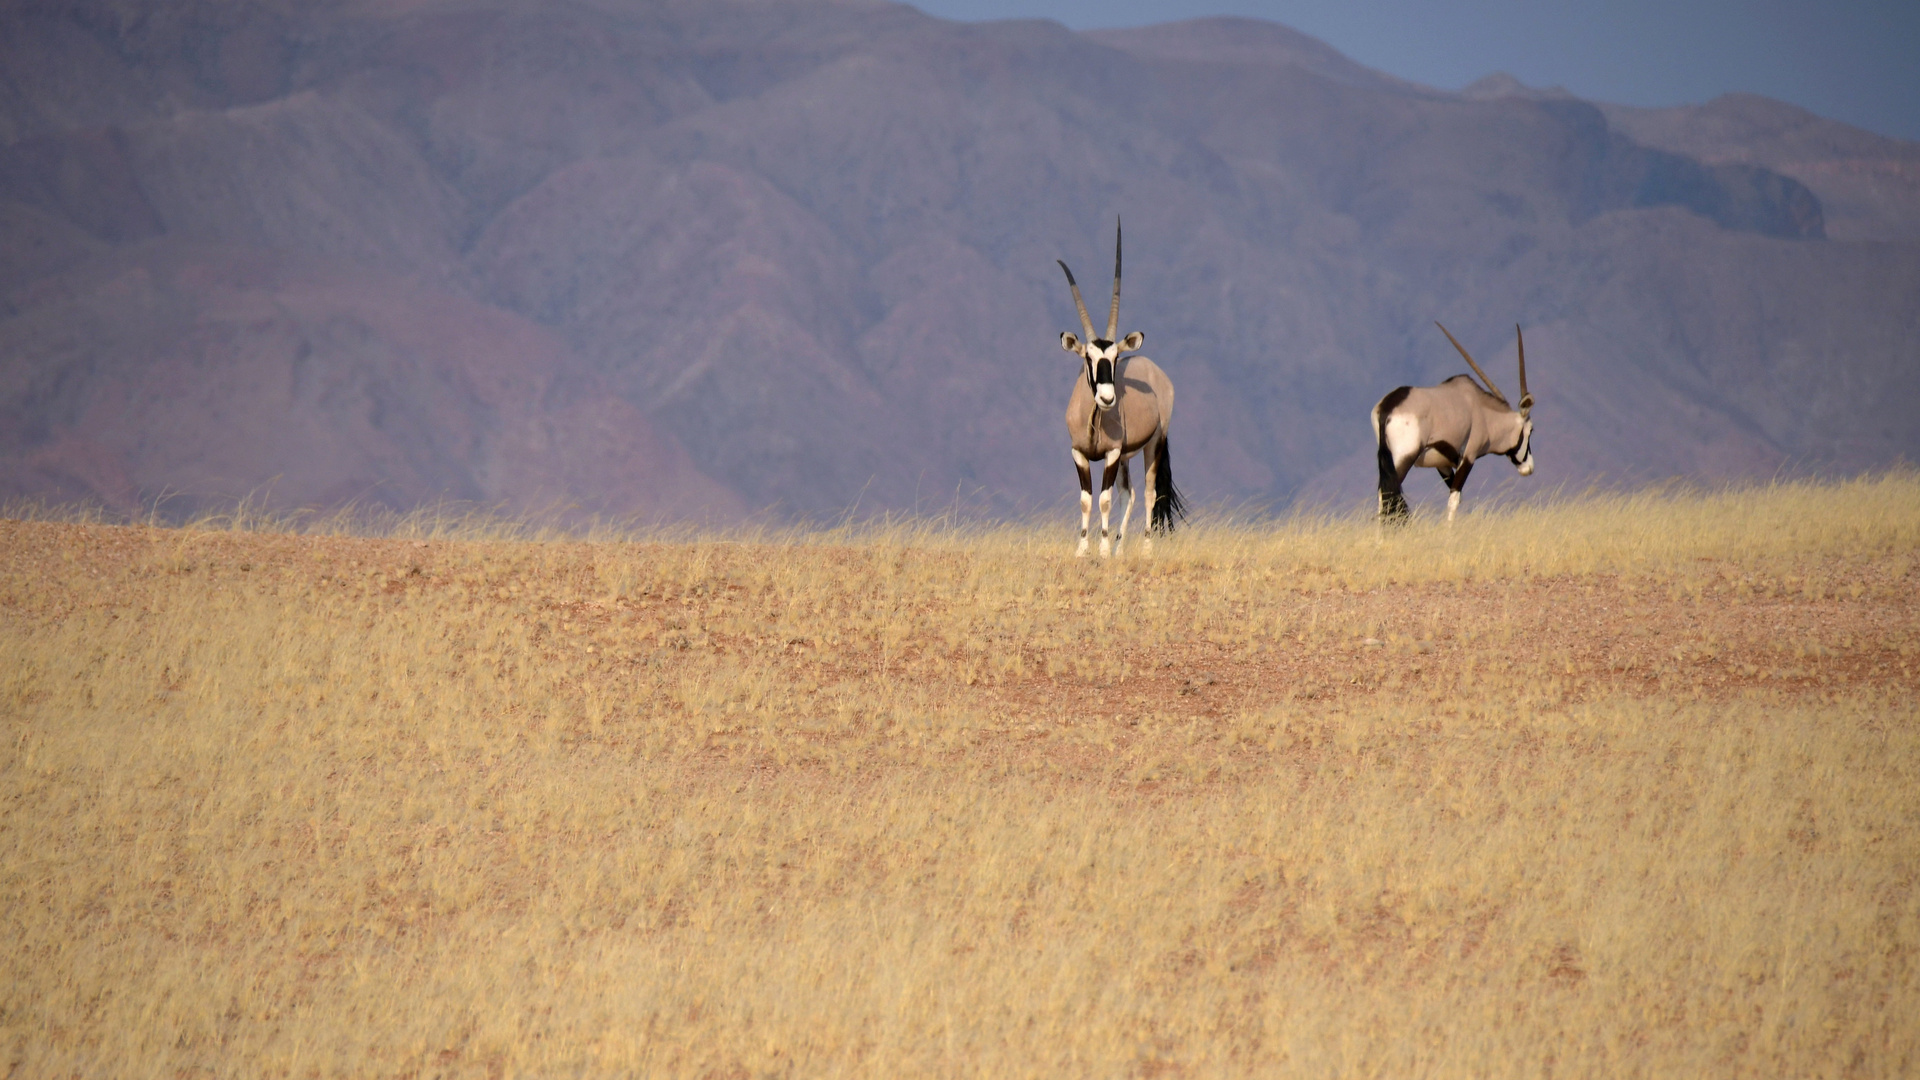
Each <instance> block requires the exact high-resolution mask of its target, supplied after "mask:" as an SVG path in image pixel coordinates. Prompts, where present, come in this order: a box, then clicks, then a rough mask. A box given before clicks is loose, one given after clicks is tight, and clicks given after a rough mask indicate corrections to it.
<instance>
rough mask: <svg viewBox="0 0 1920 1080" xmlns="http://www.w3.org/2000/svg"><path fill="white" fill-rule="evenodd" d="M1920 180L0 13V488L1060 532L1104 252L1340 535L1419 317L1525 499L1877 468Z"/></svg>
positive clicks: (1137, 78) (1050, 78)
mask: <svg viewBox="0 0 1920 1080" xmlns="http://www.w3.org/2000/svg"><path fill="white" fill-rule="evenodd" d="M1915 154H1916V147H1915V146H1913V145H1912V144H1906V143H1901V142H1898V141H1897V140H1890V139H1881V138H1879V137H1877V136H1872V135H1870V134H1868V133H1864V132H1858V131H1856V130H1855V129H1849V128H1844V126H1843V125H1837V124H1833V123H1831V122H1829V121H1823V120H1819V119H1818V118H1813V117H1810V116H1806V115H1805V114H1799V115H1795V111H1794V110H1791V107H1788V106H1782V105H1779V103H1768V102H1759V103H1755V102H1750V101H1745V100H1735V101H1726V100H1722V101H1720V102H1715V103H1710V104H1709V105H1706V106H1701V107H1697V108H1696V109H1693V110H1691V111H1689V110H1665V111H1658V110H1656V111H1647V110H1627V109H1621V108H1618V107H1613V106H1596V105H1592V104H1589V103H1585V102H1581V101H1577V100H1573V99H1571V98H1567V97H1565V96H1564V95H1555V94H1551V93H1539V92H1533V91H1528V90H1527V89H1526V88H1524V87H1509V86H1504V85H1496V84H1482V85H1480V86H1478V87H1477V88H1470V91H1469V92H1465V93H1459V94H1453V93H1444V92H1440V91H1435V90H1432V89H1429V88H1423V87H1418V86H1414V85H1412V84H1408V83H1404V82H1402V81H1400V80H1397V79H1394V78H1392V77H1391V76H1388V75H1385V74H1382V73H1378V72H1372V71H1369V70H1368V69H1365V68H1363V67H1361V66H1360V65H1357V64H1354V63H1352V62H1351V61H1349V60H1346V59H1345V58H1344V57H1341V56H1340V55H1339V54H1338V53H1337V52H1335V51H1333V50H1331V49H1329V48H1327V47H1326V46H1324V45H1323V44H1321V43H1319V42H1316V41H1313V40H1312V39H1311V38H1307V37H1305V36H1304V35H1299V34H1297V33H1295V32H1293V31H1290V30H1287V29H1286V28H1284V27H1279V26H1275V25H1273V24H1267V23H1258V22H1251V21H1247V20H1199V21H1195V22H1190V23H1176V24H1169V25H1166V26H1159V27H1148V28H1143V29H1139V30H1126V31H1101V32H1096V33H1091V34H1075V33H1072V32H1070V31H1067V30H1066V29H1065V28H1063V27H1060V26H1058V25H1055V24H1051V23H1044V22H1006V23H989V24H977V25H969V24H955V23H948V22H944V21H941V20H937V19H933V18H930V17H927V16H924V15H921V14H920V13H918V12H916V11H914V10H913V9H911V8H909V7H906V6H904V5H898V4H889V3H880V2H866V0H807V2H805V3H768V2H760V0H721V2H714V3H706V2H702V3H689V2H676V0H668V2H662V3H644V4H643V3H621V2H615V0H605V2H589V0H581V2H530V0H494V2H487V0H426V2H418V3H374V2H334V3H325V4H319V5H295V4H290V3H242V4H204V5H201V4H183V5H157V4H146V3H101V2H89V3H80V4H71V5H54V4H43V3H19V2H16V3H12V4H8V5H6V6H5V7H3V8H0V230H4V236H5V243H4V244H3V245H0V252H4V254H0V495H5V496H18V495H39V496H42V497H50V498H56V499H76V498H90V499H96V500H100V501H104V502H107V503H109V504H111V505H115V506H125V507H132V506H137V505H140V504H141V503H142V502H145V501H150V500H152V499H153V498H155V497H156V496H157V495H159V494H161V493H175V494H176V495H177V496H178V497H179V498H183V499H184V500H185V503H188V504H190V503H191V502H192V501H193V500H195V499H204V500H215V501H217V500H219V499H226V498H232V497H235V496H237V495H241V494H246V493H247V492H250V491H264V492H266V493H267V496H268V497H269V498H270V499H271V500H273V501H276V502H278V503H280V504H284V505H325V504H335V503H338V502H340V501H343V500H359V501H363V502H373V503H379V504H383V505H390V506H397V507H405V506H415V505H420V504H422V503H425V502H430V501H434V500H439V499H449V498H452V499H461V500H469V501H476V502H484V503H497V504H502V505H508V506H513V507H520V508H539V507H555V506H563V505H564V506H577V507H580V508H582V509H587V510H593V511H603V512H611V513H622V514H639V515H642V516H652V517H673V518H677V517H688V516H691V517H707V518H717V519H730V518H737V517H739V516H741V515H743V514H748V513H771V514H773V515H775V516H776V517H787V516H794V515H798V516H814V517H819V516H833V515H837V514H839V513H843V512H845V511H847V510H848V509H849V508H852V507H858V508H861V509H862V510H887V509H923V510H924V509H930V508H935V507H941V506H945V505H948V504H951V503H956V502H957V503H958V504H959V505H961V506H962V507H964V508H965V509H967V510H969V511H971V512H980V513H994V514H1009V513H1022V512H1026V511H1030V510H1034V509H1038V508H1041V507H1050V506H1055V505H1058V504H1061V503H1063V502H1065V501H1067V500H1068V499H1070V498H1071V496H1072V494H1073V491H1074V486H1073V481H1072V471H1071V465H1070V463H1069V462H1068V461H1067V455H1066V448H1065V437H1064V432H1063V431H1062V430H1061V421H1060V417H1059V412H1060V410H1061V408H1062V407H1063V406H1064V403H1065V400H1066V396H1067V392H1068V390H1069V388H1070V386H1071V382H1072V379H1073V378H1074V373H1075V366H1074V364H1073V363H1072V361H1071V360H1070V359H1068V358H1066V357H1065V356H1064V355H1063V354H1061V353H1060V352H1059V351H1058V349H1057V346H1056V344H1055V343H1054V335H1055V333H1056V332H1057V331H1058V330H1060V329H1062V328H1066V327H1070V326H1072V325H1074V323H1075V321H1076V320H1075V318H1074V316H1073V314H1072V307H1071V303H1070V301H1069V298H1068V297H1067V295H1066V289H1065V288H1064V282H1063V281H1061V280H1060V278H1059V274H1058V270H1057V268H1055V266H1054V264H1053V260H1054V259H1055V258H1060V257H1064V258H1066V259H1067V261H1068V262H1069V263H1070V264H1072V265H1074V266H1075V267H1076V270H1077V271H1078V272H1079V273H1080V274H1081V277H1082V280H1083V281H1101V280H1103V275H1104V273H1105V270H1104V266H1105V261H1106V260H1107V259H1108V258H1110V254H1111V243H1112V230H1113V223H1114V221H1115V220H1116V219H1117V218H1120V217H1121V216H1123V215H1124V218H1125V221H1126V228H1127V237H1128V262H1127V266H1128V275H1127V281H1126V294H1125V297H1124V299H1123V308H1122V321H1123V322H1124V323H1126V324H1127V326H1126V328H1137V329H1141V330H1143V331H1145V332H1146V334H1147V342H1148V344H1147V351H1148V352H1149V353H1150V354H1151V355H1152V356H1153V357H1154V358H1155V359H1156V361H1158V362H1159V363H1160V364H1161V366H1162V367H1164V368H1166V369H1167V370H1168V372H1169V373H1170V374H1171V375H1172V376H1173V378H1174V380H1175V382H1176V384H1177V385H1178V387H1179V402H1180V405H1179V411H1178V414H1177V416H1176V418H1175V421H1174V425H1173V429H1172V431H1173V439H1174V443H1175V460H1176V462H1178V466H1177V468H1178V471H1179V476H1180V479H1181V483H1182V486H1183V487H1184V488H1186V489H1187V490H1188V491H1189V492H1190V494H1192V495H1193V496H1195V497H1196V498H1198V499H1200V500H1202V501H1218V500H1226V501H1232V502H1248V501H1251V502H1254V503H1256V504H1260V505H1266V506H1272V507H1279V506H1283V505H1285V504H1287V503H1288V502H1289V501H1291V500H1296V499H1307V500H1310V501H1316V502H1325V503H1330V504H1332V505H1336V506H1354V505H1364V504H1366V503H1367V502H1369V501H1370V499H1371V487H1372V479H1371V453H1372V451H1371V447H1370V446H1369V445H1368V444H1367V443H1368V437H1367V433H1366V414H1367V410H1368V409H1369V408H1370V407H1371V405H1372V403H1373V401H1374V400H1377V399H1378V397H1379V396H1380V395H1381V394H1383V393H1384V392H1385V391H1386V390H1388V389H1391V388H1392V387H1393V386H1395V385H1399V384H1401V383H1406V382H1423V381H1437V380H1438V379H1440V378H1444V377H1445V376H1447V375H1450V374H1453V373H1454V372H1455V371H1456V370H1457V369H1458V366H1459V364H1458V359H1457V357H1454V356H1453V354H1452V351H1451V349H1450V348H1449V347H1447V345H1446V343H1445V341H1444V339H1442V338H1441V337H1440V336H1439V334H1438V332H1437V331H1435V330H1434V329H1433V328H1432V322H1433V321H1434V320H1435V319H1440V320H1442V321H1445V322H1446V323H1447V324H1448V326H1449V327H1450V328H1451V329H1453V330H1454V331H1455V333H1456V334H1459V335H1460V336H1461V337H1462V340H1463V341H1465V342H1466V343H1467V344H1468V346H1469V347H1470V348H1473V349H1474V350H1475V351H1476V354H1477V355H1479V356H1480V359H1481V362H1482V366H1484V367H1487V368H1488V369H1489V370H1490V371H1492V372H1493V373H1494V375H1495V377H1496V378H1499V377H1501V374H1502V373H1503V372H1506V371H1510V370H1511V367H1512V364H1513V358H1512V342H1511V339H1512V327H1513V324H1514V323H1516V322H1519V323H1523V324H1525V325H1526V326H1527V328H1528V344H1529V348H1528V357H1529V360H1530V364H1529V367H1530V369H1531V370H1530V374H1531V381H1532V383H1533V385H1534V389H1535V393H1536V395H1537V396H1538V398H1539V401H1540V404H1539V406H1538V408H1537V410H1536V419H1537V421H1538V425H1539V436H1538V439H1537V453H1538V454H1539V458H1540V462H1541V466H1540V473H1539V475H1538V476H1537V477H1536V478H1535V481H1534V482H1533V483H1532V485H1531V486H1529V487H1525V488H1515V490H1547V489H1550V488H1551V487H1555V486H1566V485H1572V486H1579V485H1583V484H1585V483H1589V482H1595V481H1609V480H1611V481H1623V480H1626V481H1630V480H1636V479H1647V478H1654V477H1663V476H1668V475H1676V474H1677V475H1688V476H1694V477H1700V478H1705V479H1716V478H1726V477H1735V476H1754V475H1766V474H1769V473H1772V472H1775V471H1777V470H1779V469H1781V468H1783V467H1784V468H1803V467H1816V468H1833V469H1857V468H1863V467H1873V466H1877V465H1884V464H1887V463H1889V462H1892V461H1894V460H1897V459H1899V458H1902V457H1906V458H1908V459H1911V458H1913V457H1915V456H1916V455H1917V454H1920V426H1917V425H1915V424H1914V423H1913V421H1912V420H1911V417H1912V416H1914V415H1916V406H1920V400H1916V399H1920V379H1915V378H1914V374H1915V370H1916V359H1920V347H1917V346H1916V345H1915V342H1916V341H1920V335H1916V334H1915V333H1914V331H1915V329H1916V326H1915V320H1916V318H1917V317H1920V316H1916V309H1920V305H1916V304H1915V303H1914V298H1915V297H1916V296H1920V242H1916V241H1915V239H1914V233H1913V232H1912V227H1911V222H1912V221H1920V214H1915V213H1914V208H1915V207H1916V206H1920V198H1913V197H1912V196H1911V192H1910V191H1909V189H1908V188H1904V187H1900V183H1904V180H1900V179H1899V178H1902V177H1905V176H1906V171H1905V170H1908V169H1909V168H1910V167H1911V164H1910V162H1911V159H1913V158H1914V155H1915ZM1889 176H1890V177H1894V178H1895V180H1896V181H1898V182H1890V183H1885V184H1882V183H1880V181H1881V179H1883V178H1885V177H1889ZM1862 177H1865V178H1867V179H1866V180H1862V179H1861V178H1862ZM1868 181H1871V183H1869V182H1868ZM1875 184H1879V186H1878V187H1875V186H1873V185H1875ZM1101 291H1102V290H1101V288H1100V287H1095V288H1094V290H1093V294H1092V295H1098V294H1099V293H1100V292H1101ZM1497 464H1498V463H1495V465H1496V466H1497ZM1486 471H1487V472H1489V473H1494V474H1497V473H1498V469H1497V468H1492V467H1490V468H1489V469H1488V470H1486ZM1508 471H1509V473H1510V470H1508ZM1431 486H1432V487H1434V488H1435V489H1438V487H1439V485H1438V484H1437V483H1435V484H1433V485H1431ZM1475 487H1476V488H1477V489H1480V490H1481V491H1487V490H1497V489H1500V488H1501V487H1502V485H1501V483H1500V482H1499V479H1498V477H1497V475H1496V476H1489V477H1488V478H1487V479H1486V480H1481V479H1480V478H1479V477H1478V476H1476V483H1475ZM1412 493H1413V494H1415V495H1419V494H1421V493H1422V492H1421V490H1420V485H1419V483H1418V481H1414V482H1413V486H1412ZM1474 494H1475V493H1474V492H1470V493H1469V497H1470V501H1471V498H1472V496H1473V495H1474Z"/></svg>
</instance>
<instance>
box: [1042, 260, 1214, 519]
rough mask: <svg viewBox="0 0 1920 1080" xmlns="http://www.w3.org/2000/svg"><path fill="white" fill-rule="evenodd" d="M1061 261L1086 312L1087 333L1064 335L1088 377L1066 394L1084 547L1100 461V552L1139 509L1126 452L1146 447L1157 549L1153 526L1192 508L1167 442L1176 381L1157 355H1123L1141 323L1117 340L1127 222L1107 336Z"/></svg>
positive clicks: (1138, 339) (1137, 338) (1063, 342)
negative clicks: (1115, 512)
mask: <svg viewBox="0 0 1920 1080" xmlns="http://www.w3.org/2000/svg"><path fill="white" fill-rule="evenodd" d="M1059 261H1060V269H1061V270H1062V271H1064V272H1065V273H1066V275H1067V288H1069V289H1071V290H1072V291H1073V306H1074V308H1075V309H1076V310H1078V311H1079V313H1080V328H1081V329H1082V330H1084V331H1085V332H1086V337H1085V338H1080V337H1077V336H1075V335H1074V334H1073V333H1072V332H1071V331H1068V332H1063V333H1062V334H1061V335H1060V347H1061V348H1063V349H1065V350H1067V351H1068V352H1070V353H1073V354H1074V355H1076V356H1078V357H1080V360H1081V366H1082V368H1083V371H1082V376H1083V377H1082V378H1080V379H1079V380H1078V381H1076V382H1075V383H1074V387H1073V397H1071V398H1070V399H1068V401H1067V436H1068V438H1069V440H1070V441H1071V446H1072V448H1073V464H1074V467H1075V468H1076V469H1078V470H1079V472H1080V548H1079V550H1078V551H1077V552H1076V554H1078V555H1085V554H1086V553H1087V524H1088V519H1089V517H1090V516H1091V515H1092V512H1093V473H1092V467H1093V462H1095V461H1098V462H1100V467H1101V473H1100V554H1101V555H1102V556H1103V557H1104V556H1107V555H1110V554H1112V553H1114V552H1117V551H1119V550H1120V545H1121V542H1122V541H1124V540H1125V539H1126V535H1127V522H1128V520H1129V519H1131V518H1132V516H1133V478H1132V476H1130V475H1129V470H1128V468H1127V459H1128V458H1129V457H1131V456H1132V455H1133V454H1135V453H1139V454H1140V455H1141V460H1142V461H1143V462H1144V464H1145V469H1146V474H1147V490H1146V493H1145V494H1146V503H1147V535H1146V540H1145V543H1146V549H1147V550H1148V551H1152V550H1153V533H1154V532H1155V531H1156V530H1157V531H1160V532H1172V531H1173V526H1174V519H1175V518H1176V517H1183V516H1185V513H1186V511H1185V509H1184V506H1183V504H1182V502H1181V499H1180V493H1179V492H1178V491H1177V490H1175V488H1174V486H1173V463H1172V459H1171V458H1170V457H1169V455H1168V450H1167V424H1168V423H1169V422H1171V421H1172V419H1173V382H1172V381H1171V380H1169V379H1168V378H1167V374H1166V372H1164V371H1161V370H1160V368H1159V367H1158V366H1157V365H1156V364H1154V362H1153V361H1151V360H1149V359H1147V358H1146V357H1144V356H1138V355H1122V354H1123V353H1132V352H1133V351H1134V350H1135V349H1138V348H1139V347H1140V345H1141V343H1142V342H1143V341H1145V340H1146V338H1145V335H1143V334H1141V333H1140V332H1139V331H1138V330H1136V331H1134V332H1133V333H1130V334H1128V335H1127V336H1126V337H1125V338H1121V339H1118V340H1117V341H1116V339H1115V334H1116V332H1117V331H1118V330H1119V327H1120V226H1119V224H1118V223H1115V225H1114V230H1113V304H1112V306H1111V307H1109V308H1108V309H1107V336H1106V337H1095V336H1094V333H1093V320H1092V319H1091V318H1089V317H1088V316H1087V305H1086V303H1085V302H1084V301H1082V300H1081V299H1080V286H1079V284H1078V283H1077V282H1075V281H1074V280H1073V271H1072V270H1068V269H1067V264H1066V261H1065V260H1059ZM1116 476H1117V477H1118V478H1119V481H1120V489H1121V490H1122V491H1123V492H1125V493H1126V500H1127V505H1126V508H1125V509H1124V510H1123V511H1122V512H1121V515H1120V531H1119V532H1118V533H1116V534H1115V535H1114V536H1113V539H1112V542H1111V544H1109V541H1108V533H1107V525H1108V522H1109V521H1110V520H1111V510H1112V506H1113V482H1114V479H1115V478H1116Z"/></svg>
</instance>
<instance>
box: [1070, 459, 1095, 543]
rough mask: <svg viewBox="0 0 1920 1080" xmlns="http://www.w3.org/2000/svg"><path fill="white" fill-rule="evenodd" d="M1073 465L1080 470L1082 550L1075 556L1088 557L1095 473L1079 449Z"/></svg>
mask: <svg viewBox="0 0 1920 1080" xmlns="http://www.w3.org/2000/svg"><path fill="white" fill-rule="evenodd" d="M1073 466H1074V468H1076V469H1078V470H1080V550H1078V551H1075V552H1074V553H1073V554H1074V557H1075V558H1080V559H1084V558H1086V557H1087V522H1088V521H1089V520H1090V519H1091V518H1092V516H1093V473H1092V471H1091V469H1090V468H1089V466H1088V463H1087V455H1085V454H1083V453H1081V452H1080V451H1078V450H1075V451H1074V452H1073Z"/></svg>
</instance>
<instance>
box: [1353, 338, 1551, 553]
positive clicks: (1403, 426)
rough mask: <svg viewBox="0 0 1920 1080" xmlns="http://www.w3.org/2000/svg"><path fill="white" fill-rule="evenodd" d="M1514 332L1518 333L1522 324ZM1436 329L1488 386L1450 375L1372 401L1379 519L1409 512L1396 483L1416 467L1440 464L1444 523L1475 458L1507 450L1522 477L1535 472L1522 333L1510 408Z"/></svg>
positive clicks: (1457, 502) (1462, 351) (1464, 352)
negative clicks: (1515, 400)
mask: <svg viewBox="0 0 1920 1080" xmlns="http://www.w3.org/2000/svg"><path fill="white" fill-rule="evenodd" d="M1435 325H1436V326H1437V325H1439V324H1438V323H1436V324H1435ZM1513 331H1514V334H1515V336H1516V337H1518V335H1519V333H1520V328H1519V327H1518V326H1516V327H1514V328H1513ZM1440 332H1441V333H1443V334H1446V335H1447V340H1448V341H1452V342H1453V347H1454V348H1455V349H1459V351H1460V355H1461V356H1463V357H1465V358H1466V361H1467V364H1468V365H1469V366H1470V367H1472V368H1473V370H1474V371H1476V372H1479V374H1480V378H1481V379H1483V380H1485V381H1486V384H1487V385H1486V388H1485V389H1482V388H1481V387H1480V385H1479V384H1478V383H1476V382H1474V381H1473V376H1471V375H1464V374H1462V375H1455V376H1454V377H1453V378H1451V379H1448V380H1447V381H1446V382H1443V383H1441V384H1440V385H1439V386H1402V387H1400V388H1398V389H1396V390H1394V391H1393V392H1392V393H1390V394H1388V395H1387V396H1386V397H1383V398H1381V399H1380V403H1379V404H1378V405H1375V406H1374V407H1373V436H1374V441H1375V444H1376V445H1377V447H1378V456H1379V463H1380V516H1381V517H1383V518H1404V517H1406V516H1407V512H1408V511H1407V499H1406V496H1405V495H1404V494H1402V493H1401V490H1400V485H1401V482H1402V481H1404V480H1405V479H1406V478H1407V472H1408V471H1409V470H1410V469H1412V468H1414V467H1415V466H1421V467H1424V468H1431V469H1437V470H1439V472H1440V477H1441V479H1443V480H1445V481H1446V483H1447V492H1448V493H1447V520H1448V521H1452V520H1453V515H1454V512H1455V511H1456V510H1458V509H1459V507H1460V489H1461V488H1462V487H1465V486H1466V483H1467V476H1468V474H1469V473H1471V472H1472V471H1473V463H1474V462H1476V461H1478V460H1480V459H1481V458H1483V457H1486V456H1487V455H1488V454H1504V455H1506V456H1507V458H1508V459H1509V460H1511V461H1512V462H1513V463H1514V465H1515V466H1516V467H1517V468H1518V469H1519V470H1520V475H1521V476H1531V475H1533V420H1532V417H1531V413H1532V411H1533V395H1532V394H1529V393H1528V392H1527V345H1526V341H1525V339H1524V338H1522V339H1520V405H1519V407H1518V408H1515V407H1514V406H1512V405H1510V404H1508V403H1507V399H1506V395H1504V394H1502V393H1500V390H1499V388H1498V387H1496V386H1494V385H1493V380H1492V379H1489V378H1487V373H1486V372H1484V371H1480V365H1479V364H1476V363H1474V362H1473V357H1472V356H1470V355H1468V354H1467V350H1466V349H1464V348H1462V347H1461V345H1460V343H1459V342H1458V341H1455V340H1454V337H1453V335H1452V334H1450V333H1447V328H1446V327H1444V326H1441V327H1440Z"/></svg>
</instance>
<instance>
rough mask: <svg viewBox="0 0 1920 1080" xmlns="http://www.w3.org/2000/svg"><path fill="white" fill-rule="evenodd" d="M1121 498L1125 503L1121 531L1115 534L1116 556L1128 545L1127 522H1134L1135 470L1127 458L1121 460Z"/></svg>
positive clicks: (1114, 547)
mask: <svg viewBox="0 0 1920 1080" xmlns="http://www.w3.org/2000/svg"><path fill="white" fill-rule="evenodd" d="M1120 497H1121V498H1122V499H1123V500H1124V502H1123V503H1122V504H1121V507H1120V531H1119V532H1116V533H1114V534H1113V553H1114V554H1115V555H1118V554H1120V549H1121V548H1122V547H1123V546H1125V545H1126V542H1127V522H1129V521H1131V520H1133V469H1132V468H1131V467H1129V466H1128V464H1127V459H1125V458H1121V459H1120Z"/></svg>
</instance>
